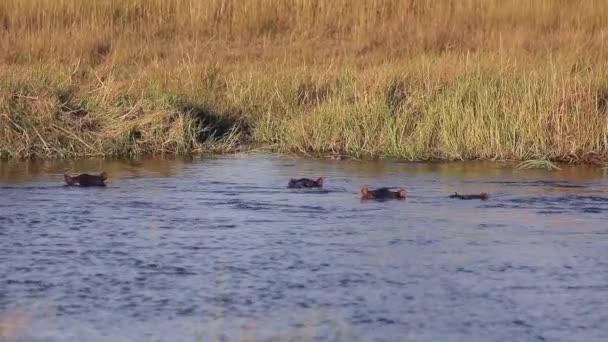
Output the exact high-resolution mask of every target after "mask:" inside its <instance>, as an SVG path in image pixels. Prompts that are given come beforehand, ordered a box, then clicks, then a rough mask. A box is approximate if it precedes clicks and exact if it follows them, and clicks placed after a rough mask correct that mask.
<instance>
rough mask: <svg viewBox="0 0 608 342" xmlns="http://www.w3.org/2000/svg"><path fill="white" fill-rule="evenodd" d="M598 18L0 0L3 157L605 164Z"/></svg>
mask: <svg viewBox="0 0 608 342" xmlns="http://www.w3.org/2000/svg"><path fill="white" fill-rule="evenodd" d="M607 12H608V3H607V2H605V1H600V0H588V1H569V0H561V1H557V0H538V1H524V0H509V1H499V0H464V1H448V0H418V1H415V0H410V1H405V0H402V1H399V0H362V1H349V0H335V1H331V2H328V1H321V0H317V1H315V0H294V1H282V0H252V1H237V0H208V1H191V0H175V1H163V0H126V1H118V0H98V1H85V0H57V1H55V0H6V1H3V2H2V3H0V74H1V75H2V76H3V77H2V79H1V80H0V134H1V136H0V155H3V156H5V157H33V156H46V157H51V156H63V157H71V156H76V155H81V156H106V155H115V156H129V155H140V154H150V153H192V152H202V151H209V150H220V151H230V150H235V149H240V148H242V146H248V145H250V144H255V145H262V146H265V147H268V148H271V149H273V150H276V151H283V152H300V153H305V154H311V155H317V154H345V155H352V156H358V157H395V158H402V159H407V160H421V159H520V160H540V159H543V160H544V159H547V160H561V161H568V162H601V161H603V160H606V157H608V62H607V61H608V58H607V57H608V45H607V44H608V24H606V20H605V17H604V16H603V13H607ZM209 127H214V128H211V131H209V129H210V128H209Z"/></svg>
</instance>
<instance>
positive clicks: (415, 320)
mask: <svg viewBox="0 0 608 342" xmlns="http://www.w3.org/2000/svg"><path fill="white" fill-rule="evenodd" d="M66 167H70V168H72V169H73V170H75V171H82V172H85V171H101V170H106V171H107V172H108V173H109V175H110V182H109V183H108V186H107V187H106V188H79V187H65V186H63V179H62V172H63V169H64V168H66ZM318 176H324V177H326V178H325V187H324V189H323V190H292V189H286V187H285V186H286V185H287V182H288V180H289V179H290V178H291V177H315V178H316V177H318ZM363 184H368V185H370V186H372V187H375V186H403V187H405V188H406V189H407V190H408V193H409V196H410V197H409V198H408V199H407V200H406V201H386V202H362V201H361V200H360V199H359V195H358V191H359V187H360V186H361V185H363ZM454 191H458V192H465V193H467V192H469V193H471V192H482V191H485V192H488V193H489V194H490V196H491V197H490V199H489V200H488V201H478V200H473V201H461V200H456V199H450V198H448V195H449V194H451V193H453V192H454ZM607 218H608V176H607V174H606V171H605V170H602V169H599V168H584V167H578V168H564V169H562V170H561V171H553V172H548V171H539V170H528V171H518V170H515V169H514V168H513V165H506V164H502V163H452V164H426V163H398V162H392V161H383V162H362V161H330V160H311V159H300V158H289V157H276V156H270V155H256V154H243V155H234V156H227V157H212V158H207V159H195V160H182V159H173V160H167V159H165V160H158V159H156V160H142V161H102V160H85V161H71V162H59V161H58V162H51V161H46V162H27V163H26V162H16V161H12V162H10V161H9V162H2V163H0V333H1V334H0V340H1V341H234V340H236V341H300V340H305V341H307V340H314V341H575V340H576V341H605V339H606V336H607V335H608V223H607V222H606V219H607Z"/></svg>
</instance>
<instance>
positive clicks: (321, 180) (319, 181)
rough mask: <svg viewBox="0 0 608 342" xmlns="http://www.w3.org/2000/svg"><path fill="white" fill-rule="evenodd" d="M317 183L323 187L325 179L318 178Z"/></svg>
mask: <svg viewBox="0 0 608 342" xmlns="http://www.w3.org/2000/svg"><path fill="white" fill-rule="evenodd" d="M316 183H317V184H319V185H323V177H319V178H317V181H316Z"/></svg>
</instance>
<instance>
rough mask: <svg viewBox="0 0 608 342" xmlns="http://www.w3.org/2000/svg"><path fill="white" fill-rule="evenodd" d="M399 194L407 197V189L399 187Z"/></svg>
mask: <svg viewBox="0 0 608 342" xmlns="http://www.w3.org/2000/svg"><path fill="white" fill-rule="evenodd" d="M399 196H401V197H403V198H405V196H407V191H405V189H404V188H399Z"/></svg>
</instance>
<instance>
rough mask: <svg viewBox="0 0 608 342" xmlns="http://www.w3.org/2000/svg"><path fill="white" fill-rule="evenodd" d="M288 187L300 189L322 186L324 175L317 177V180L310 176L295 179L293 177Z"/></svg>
mask: <svg viewBox="0 0 608 342" xmlns="http://www.w3.org/2000/svg"><path fill="white" fill-rule="evenodd" d="M287 187H288V188H290V189H300V188H322V187H323V177H319V178H317V180H312V179H309V178H300V179H295V178H292V179H291V180H289V184H287Z"/></svg>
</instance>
